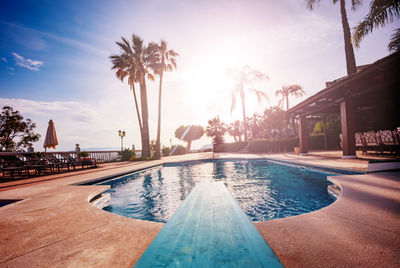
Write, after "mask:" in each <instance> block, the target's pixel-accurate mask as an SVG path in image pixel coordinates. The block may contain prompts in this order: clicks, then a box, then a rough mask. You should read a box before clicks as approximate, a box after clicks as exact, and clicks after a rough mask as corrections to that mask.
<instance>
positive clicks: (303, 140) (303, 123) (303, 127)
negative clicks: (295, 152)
mask: <svg viewBox="0 0 400 268" xmlns="http://www.w3.org/2000/svg"><path fill="white" fill-rule="evenodd" d="M299 128H300V129H299V139H300V154H307V153H308V144H307V136H308V133H307V119H306V117H305V116H301V117H300V124H299Z"/></svg>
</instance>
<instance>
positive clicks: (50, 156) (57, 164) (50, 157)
mask: <svg viewBox="0 0 400 268" xmlns="http://www.w3.org/2000/svg"><path fill="white" fill-rule="evenodd" d="M44 157H45V158H46V159H47V161H48V162H50V163H52V164H53V166H54V168H57V170H58V171H60V168H63V167H66V168H67V169H68V171H69V167H70V166H71V164H70V163H69V162H68V161H65V159H63V160H64V161H63V160H60V159H58V158H57V157H56V156H55V155H54V154H52V153H46V154H45V155H44Z"/></svg>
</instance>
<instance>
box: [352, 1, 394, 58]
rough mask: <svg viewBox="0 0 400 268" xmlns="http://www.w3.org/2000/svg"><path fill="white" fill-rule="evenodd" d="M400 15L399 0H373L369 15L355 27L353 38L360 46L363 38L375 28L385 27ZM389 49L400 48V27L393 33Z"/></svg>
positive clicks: (392, 50) (356, 44)
mask: <svg viewBox="0 0 400 268" xmlns="http://www.w3.org/2000/svg"><path fill="white" fill-rule="evenodd" d="M399 17H400V1H399V0H373V1H372V2H371V4H370V10H369V13H368V14H367V16H365V18H364V19H363V20H362V21H361V22H360V24H358V26H357V27H355V31H354V33H353V40H354V44H355V46H356V47H357V48H358V47H360V43H361V40H362V39H363V38H364V37H365V36H366V35H368V34H369V33H371V32H372V31H373V30H374V29H376V28H379V27H384V26H385V25H386V24H387V23H389V22H392V21H393V20H394V19H398V18H399ZM388 48H389V51H391V52H396V51H399V50H400V28H397V29H396V30H395V32H394V34H393V35H392V38H391V40H390V43H389V45H388Z"/></svg>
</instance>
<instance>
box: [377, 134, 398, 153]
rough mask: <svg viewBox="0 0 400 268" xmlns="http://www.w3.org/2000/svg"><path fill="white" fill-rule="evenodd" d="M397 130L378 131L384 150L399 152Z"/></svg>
mask: <svg viewBox="0 0 400 268" xmlns="http://www.w3.org/2000/svg"><path fill="white" fill-rule="evenodd" d="M396 132H397V131H396V130H395V131H392V130H380V131H378V132H377V134H378V136H379V139H380V143H381V145H382V151H390V152H391V153H395V152H399V146H400V145H399V140H398V138H397V137H396V136H397V135H396V134H397V133H396Z"/></svg>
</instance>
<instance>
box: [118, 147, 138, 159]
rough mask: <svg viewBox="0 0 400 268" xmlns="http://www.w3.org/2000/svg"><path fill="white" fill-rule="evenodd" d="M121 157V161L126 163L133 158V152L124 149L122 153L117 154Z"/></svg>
mask: <svg viewBox="0 0 400 268" xmlns="http://www.w3.org/2000/svg"><path fill="white" fill-rule="evenodd" d="M118 155H120V156H121V161H128V160H132V159H134V158H135V152H134V151H132V150H130V149H124V150H123V151H122V152H118Z"/></svg>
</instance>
